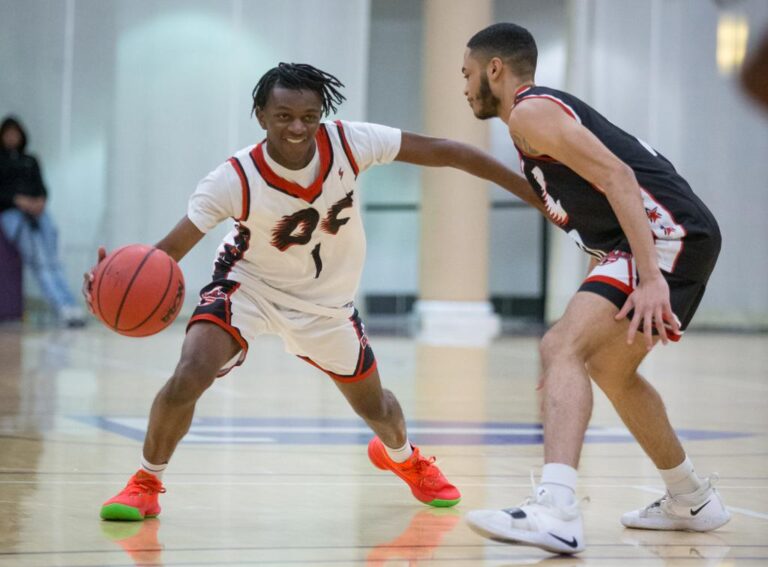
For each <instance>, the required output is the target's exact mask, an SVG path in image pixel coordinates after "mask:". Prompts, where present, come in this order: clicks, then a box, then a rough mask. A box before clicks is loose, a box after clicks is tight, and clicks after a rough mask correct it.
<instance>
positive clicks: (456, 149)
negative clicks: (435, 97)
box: [395, 132, 546, 216]
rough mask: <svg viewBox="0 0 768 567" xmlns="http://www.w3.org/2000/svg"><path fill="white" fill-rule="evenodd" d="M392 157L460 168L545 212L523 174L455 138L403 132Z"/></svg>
mask: <svg viewBox="0 0 768 567" xmlns="http://www.w3.org/2000/svg"><path fill="white" fill-rule="evenodd" d="M395 161H402V162H406V163H412V164H415V165H425V166H428V167H455V168H456V169H461V170H462V171H466V172H467V173H469V174H471V175H475V176H477V177H481V178H483V179H487V180H488V181H492V182H494V183H496V184H497V185H499V186H501V187H503V188H504V189H506V190H507V191H509V192H510V193H512V194H513V195H516V196H517V197H519V198H520V199H522V200H523V201H525V202H526V203H528V204H529V205H531V206H532V207H534V208H536V209H538V210H539V211H541V213H542V214H544V215H545V216H546V211H545V209H544V205H543V204H542V202H541V200H540V199H539V198H538V197H537V196H536V193H535V192H534V190H533V187H531V186H530V184H529V183H528V182H527V181H526V180H525V179H524V178H523V177H521V176H520V175H518V174H516V173H515V172H514V171H512V170H511V169H509V168H508V167H506V166H505V165H504V164H503V163H501V162H500V161H499V160H497V159H496V158H494V157H493V156H491V155H489V154H487V153H486V152H484V151H482V150H480V149H479V148H476V147H475V146H471V145H469V144H464V143H462V142H457V141H455V140H447V139H444V138H432V137H430V136H422V135H420V134H413V133H411V132H403V137H402V141H401V142H400V152H399V153H398V154H397V157H396V158H395Z"/></svg>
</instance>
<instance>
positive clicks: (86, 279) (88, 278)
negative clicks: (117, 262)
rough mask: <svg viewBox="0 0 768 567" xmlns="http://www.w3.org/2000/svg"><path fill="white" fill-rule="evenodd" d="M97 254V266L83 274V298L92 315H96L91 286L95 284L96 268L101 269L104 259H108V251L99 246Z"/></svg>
mask: <svg viewBox="0 0 768 567" xmlns="http://www.w3.org/2000/svg"><path fill="white" fill-rule="evenodd" d="M96 254H97V259H96V265H95V266H93V267H92V268H91V269H90V270H88V271H87V272H85V273H84V274H83V289H82V292H83V297H84V298H85V304H86V305H87V306H88V310H89V311H90V312H91V313H94V311H93V303H92V301H93V298H92V297H91V285H92V284H93V274H94V272H95V271H96V268H98V267H99V264H101V262H102V261H103V260H104V258H106V257H107V249H106V248H104V247H103V246H99V250H98V252H97V253H96Z"/></svg>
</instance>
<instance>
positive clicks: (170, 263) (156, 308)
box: [123, 256, 176, 333]
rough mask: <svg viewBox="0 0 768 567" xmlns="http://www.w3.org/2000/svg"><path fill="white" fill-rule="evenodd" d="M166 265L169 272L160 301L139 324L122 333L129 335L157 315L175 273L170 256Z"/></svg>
mask: <svg viewBox="0 0 768 567" xmlns="http://www.w3.org/2000/svg"><path fill="white" fill-rule="evenodd" d="M168 263H169V265H170V267H171V271H170V273H169V274H168V283H167V284H165V291H164V292H163V295H162V296H161V297H160V301H158V303H157V306H156V307H155V308H154V309H153V310H152V313H150V314H149V315H147V317H146V318H145V319H144V320H143V321H142V322H141V323H139V324H138V325H136V326H135V327H131V328H130V329H123V332H126V333H129V332H131V331H135V330H136V329H138V328H139V327H141V326H142V325H143V324H144V323H146V322H147V321H149V320H150V318H151V317H152V315H154V314H155V313H157V310H158V309H160V306H161V305H162V304H163V301H165V298H166V297H167V296H168V290H169V289H170V288H171V283H172V282H173V276H174V274H175V273H176V271H175V270H174V269H173V259H172V258H171V257H170V256H169V257H168Z"/></svg>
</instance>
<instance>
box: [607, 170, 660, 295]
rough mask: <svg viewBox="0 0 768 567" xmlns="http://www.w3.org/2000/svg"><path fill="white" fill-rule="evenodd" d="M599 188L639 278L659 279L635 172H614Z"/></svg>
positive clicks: (657, 264) (654, 251) (649, 228)
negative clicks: (622, 231) (633, 261)
mask: <svg viewBox="0 0 768 567" xmlns="http://www.w3.org/2000/svg"><path fill="white" fill-rule="evenodd" d="M601 189H603V190H604V191H605V195H606V197H607V198H608V202H609V203H610V204H611V207H612V208H613V212H614V213H615V214H616V218H617V219H618V221H619V224H620V225H621V228H622V229H623V230H624V234H625V235H626V237H627V240H628V241H629V246H630V248H631V249H632V256H633V257H634V258H635V262H636V263H637V272H638V275H639V276H640V279H641V280H643V279H645V280H648V279H650V278H653V277H656V276H659V275H660V274H661V271H660V269H659V261H658V258H657V257H656V247H655V246H654V241H653V234H652V233H651V227H650V226H648V219H647V217H646V214H645V208H644V206H643V200H642V197H641V196H640V187H639V186H638V185H637V180H636V179H635V174H634V172H632V170H631V169H629V168H628V167H625V168H621V169H620V170H617V171H616V172H614V173H613V174H612V175H611V176H610V178H609V179H608V180H607V181H606V182H605V183H604V184H603V185H601Z"/></svg>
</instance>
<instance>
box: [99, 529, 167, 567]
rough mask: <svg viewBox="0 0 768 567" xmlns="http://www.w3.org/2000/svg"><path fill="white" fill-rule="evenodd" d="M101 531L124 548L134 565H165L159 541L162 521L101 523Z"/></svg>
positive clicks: (161, 545)
mask: <svg viewBox="0 0 768 567" xmlns="http://www.w3.org/2000/svg"><path fill="white" fill-rule="evenodd" d="M101 531H102V533H103V534H104V537H106V538H107V539H108V540H110V541H111V542H113V543H115V544H117V545H119V546H120V547H122V548H123V550H124V551H125V553H126V554H127V555H128V557H130V559H131V561H133V563H134V565H137V566H138V565H159V566H162V565H163V544H162V543H160V540H159V539H158V532H159V531H160V520H159V519H157V518H148V519H146V520H144V521H142V522H101Z"/></svg>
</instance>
